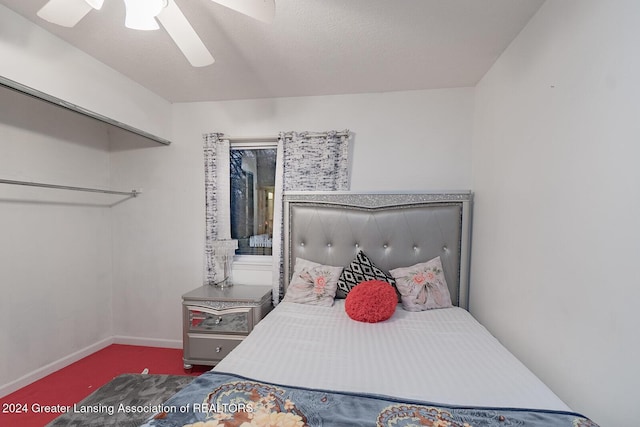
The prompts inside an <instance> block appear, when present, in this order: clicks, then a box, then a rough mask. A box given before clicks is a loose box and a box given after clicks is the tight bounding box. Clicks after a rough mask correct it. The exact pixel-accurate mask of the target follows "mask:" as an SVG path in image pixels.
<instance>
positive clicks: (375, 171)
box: [111, 88, 473, 346]
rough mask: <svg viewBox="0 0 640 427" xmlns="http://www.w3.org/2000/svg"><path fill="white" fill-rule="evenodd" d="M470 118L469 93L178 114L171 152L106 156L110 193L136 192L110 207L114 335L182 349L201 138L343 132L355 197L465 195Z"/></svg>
mask: <svg viewBox="0 0 640 427" xmlns="http://www.w3.org/2000/svg"><path fill="white" fill-rule="evenodd" d="M472 114H473V89H471V88H465V89H447V90H434V91H415V92H397V93H384V94H366V95H341V96H326V97H301V98H281V99H262V100H247V101H227V102H211V103H187V104H176V105H175V106H174V114H173V115H174V120H173V126H174V127H173V130H172V133H173V136H174V143H173V144H172V145H171V146H169V147H163V148H161V149H153V150H150V149H146V148H143V147H140V148H139V149H126V150H125V149H123V150H120V149H118V147H115V146H114V148H113V153H112V157H111V164H112V175H113V177H112V182H113V185H116V186H118V187H122V186H125V187H126V185H128V184H135V185H140V186H142V187H144V194H143V195H142V196H141V197H139V198H138V199H137V200H135V203H127V204H121V205H118V206H116V207H114V213H115V215H116V217H115V221H114V224H115V225H114V241H115V242H119V243H118V244H117V247H118V249H117V250H116V251H115V252H114V311H115V312H116V313H118V316H117V317H116V318H115V326H114V327H115V333H116V335H117V336H120V337H133V338H136V337H146V338H152V339H155V340H159V341H160V342H164V343H165V344H168V345H175V346H180V339H181V321H180V309H181V305H180V304H181V299H180V296H181V295H182V294H183V293H185V292H187V291H189V290H191V289H193V288H195V287H197V286H200V285H201V283H202V277H203V276H202V269H203V245H204V166H203V154H202V134H203V133H208V132H213V131H217V132H224V133H226V134H228V135H232V136H258V135H262V136H264V135H277V134H278V132H279V131H287V130H299V131H302V130H316V131H322V130H330V129H337V130H342V129H344V128H349V129H351V131H353V132H354V134H355V137H354V141H353V168H352V171H353V174H352V189H353V190H359V191H376V190H378V191H380V190H381V191H385V190H387V191H392V190H407V191H411V190H413V191H418V190H451V189H468V188H469V187H470V183H471V172H470V170H471V157H470V155H471V143H470V142H471V129H472ZM128 147H129V148H130V147H131V146H130V145H128ZM257 273H260V274H257V275H258V276H259V279H257V280H258V281H260V280H264V281H266V283H265V284H267V285H270V279H271V275H270V273H269V272H268V271H266V272H265V271H259V272H257ZM235 274H236V273H235V272H234V276H235ZM245 277H246V276H245ZM254 277H255V276H254ZM254 280H255V279H254Z"/></svg>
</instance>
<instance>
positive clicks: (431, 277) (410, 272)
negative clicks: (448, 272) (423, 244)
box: [389, 257, 452, 311]
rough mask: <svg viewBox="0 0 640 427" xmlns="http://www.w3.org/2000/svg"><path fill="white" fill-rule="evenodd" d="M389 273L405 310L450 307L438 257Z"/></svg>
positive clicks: (449, 297)
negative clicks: (394, 280) (394, 281)
mask: <svg viewBox="0 0 640 427" xmlns="http://www.w3.org/2000/svg"><path fill="white" fill-rule="evenodd" d="M389 273H391V275H392V276H393V278H394V279H396V287H397V288H398V291H400V296H401V299H402V307H403V308H404V309H405V310H407V311H424V310H431V309H433V308H445V307H451V306H452V304H451V295H450V294H449V288H448V287H447V281H446V280H445V278H444V272H443V270H442V262H441V261H440V257H435V258H433V259H432V260H429V261H427V262H423V263H419V264H416V265H412V266H411V267H402V268H396V269H393V270H390V271H389Z"/></svg>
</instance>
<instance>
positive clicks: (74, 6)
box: [38, 0, 93, 27]
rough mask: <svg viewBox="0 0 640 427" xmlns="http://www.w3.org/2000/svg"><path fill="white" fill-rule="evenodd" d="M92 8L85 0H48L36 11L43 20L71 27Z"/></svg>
mask: <svg viewBox="0 0 640 427" xmlns="http://www.w3.org/2000/svg"><path fill="white" fill-rule="evenodd" d="M91 9H93V8H92V7H91V5H90V4H89V3H87V2H86V1H85V0H49V1H48V2H47V4H45V5H44V6H42V8H41V9H40V10H39V11H38V16H39V17H40V18H42V19H44V20H45V21H49V22H51V23H53V24H57V25H61V26H63V27H73V26H75V25H76V24H77V23H78V22H80V20H81V19H82V18H84V17H85V16H86V15H87V13H89V11H91Z"/></svg>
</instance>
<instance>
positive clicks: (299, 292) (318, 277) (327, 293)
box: [282, 258, 342, 307]
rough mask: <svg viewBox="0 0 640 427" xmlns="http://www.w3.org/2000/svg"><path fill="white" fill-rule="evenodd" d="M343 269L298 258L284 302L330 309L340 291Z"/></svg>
mask: <svg viewBox="0 0 640 427" xmlns="http://www.w3.org/2000/svg"><path fill="white" fill-rule="evenodd" d="M340 273H342V267H333V266H330V265H322V264H318V263H316V262H313V261H309V260H306V259H302V258H296V263H295V265H294V268H293V275H292V276H291V281H290V282H289V286H288V287H287V291H286V293H285V295H284V298H283V299H282V301H287V302H296V303H299V304H310V305H321V306H326V307H330V306H332V305H333V299H334V298H335V296H336V290H337V289H338V278H339V277H340Z"/></svg>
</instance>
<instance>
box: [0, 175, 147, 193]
mask: <svg viewBox="0 0 640 427" xmlns="http://www.w3.org/2000/svg"><path fill="white" fill-rule="evenodd" d="M0 184H10V185H24V186H27V187H42V188H54V189H57V190H71V191H86V192H89V193H105V194H120V195H123V196H131V197H137V196H138V194H140V193H141V191H138V190H131V191H113V190H103V189H100V188H86V187H71V186H68V185H56V184H45V183H42V182H31V181H13V180H10V179H0Z"/></svg>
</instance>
